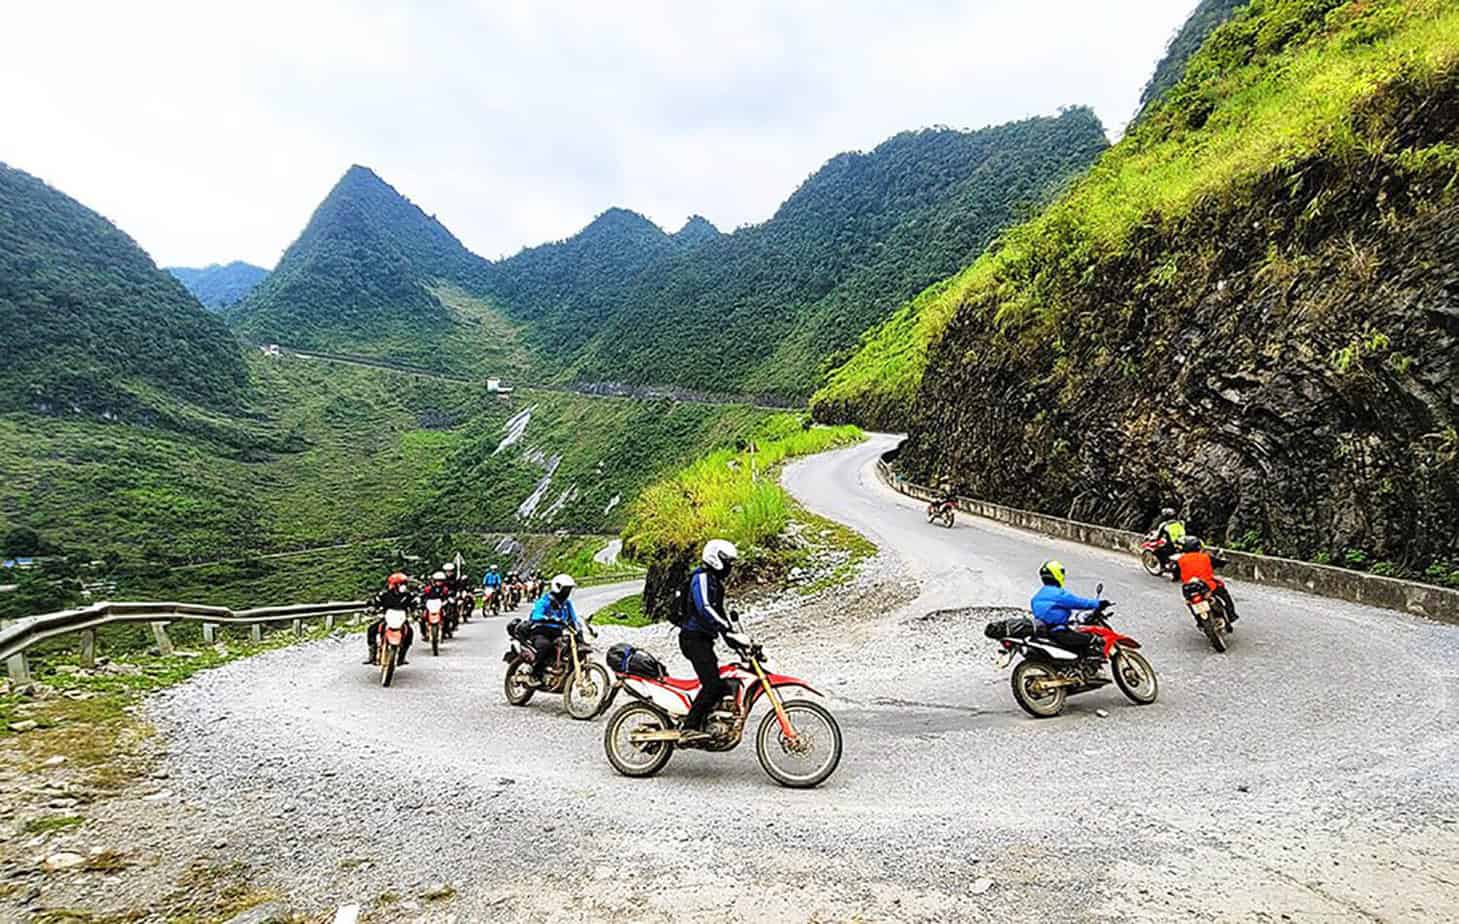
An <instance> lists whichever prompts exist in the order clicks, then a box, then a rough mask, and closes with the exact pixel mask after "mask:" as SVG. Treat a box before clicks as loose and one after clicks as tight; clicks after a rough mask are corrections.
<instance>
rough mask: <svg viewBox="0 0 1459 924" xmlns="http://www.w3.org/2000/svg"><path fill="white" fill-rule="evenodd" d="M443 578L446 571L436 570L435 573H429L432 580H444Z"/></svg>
mask: <svg viewBox="0 0 1459 924" xmlns="http://www.w3.org/2000/svg"><path fill="white" fill-rule="evenodd" d="M445 579H446V572H444V571H437V572H436V573H435V574H433V575H431V580H433V581H444V580H445Z"/></svg>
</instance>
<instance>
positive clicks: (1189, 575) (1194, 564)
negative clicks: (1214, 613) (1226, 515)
mask: <svg viewBox="0 0 1459 924" xmlns="http://www.w3.org/2000/svg"><path fill="white" fill-rule="evenodd" d="M1175 563H1176V565H1177V566H1179V568H1180V583H1181V586H1182V587H1183V586H1185V584H1186V583H1187V582H1189V581H1200V582H1202V583H1204V584H1205V585H1206V586H1207V587H1208V588H1210V590H1211V593H1212V594H1214V595H1215V596H1216V597H1217V598H1218V599H1220V601H1221V603H1222V605H1223V606H1225V607H1226V624H1227V625H1228V626H1229V625H1231V624H1232V623H1234V622H1235V621H1236V619H1237V616H1236V601H1235V600H1232V599H1231V591H1229V590H1227V589H1226V582H1225V581H1223V580H1221V579H1220V578H1218V577H1216V571H1215V569H1216V568H1224V567H1225V566H1227V565H1229V564H1230V562H1229V561H1227V560H1226V559H1224V558H1222V557H1220V556H1219V555H1212V554H1211V553H1209V552H1207V551H1206V550H1205V546H1204V545H1202V544H1201V540H1200V539H1198V538H1197V537H1195V536H1186V537H1185V538H1184V539H1182V540H1181V542H1180V554H1179V555H1177V556H1176V558H1175Z"/></svg>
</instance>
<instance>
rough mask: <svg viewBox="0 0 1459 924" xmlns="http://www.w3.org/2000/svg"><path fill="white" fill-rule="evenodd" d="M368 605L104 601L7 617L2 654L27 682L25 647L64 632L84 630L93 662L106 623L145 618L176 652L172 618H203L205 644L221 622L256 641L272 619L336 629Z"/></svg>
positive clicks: (84, 655) (0, 633)
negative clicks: (245, 630)
mask: <svg viewBox="0 0 1459 924" xmlns="http://www.w3.org/2000/svg"><path fill="white" fill-rule="evenodd" d="M364 609H365V603H364V601H361V600H350V601H344V602H330V603H303V604H296V605H293V606H264V607H258V608H256V609H251V610H230V609H228V608H227V607H222V606H202V605H200V604H196V603H111V602H104V603H97V604H93V605H92V606H88V607H83V608H81V609H75V610H62V611H61V612H59V613H45V614H43V615H40V616H28V617H26V618H24V619H18V620H7V621H6V623H5V625H4V627H3V628H0V659H3V660H4V661H5V663H6V666H7V668H8V670H9V673H10V679H11V680H13V681H15V682H17V683H23V682H25V681H28V680H29V679H30V670H29V666H28V665H27V663H26V659H25V652H26V650H27V649H29V648H31V647H32V646H34V645H37V644H39V643H41V642H44V641H46V640H48V639H52V638H56V637H58V636H62V635H69V634H71V633H80V635H81V663H82V666H83V667H93V666H95V664H96V630H97V629H99V628H101V627H102V626H107V625H116V624H121V623H147V624H149V625H150V626H151V627H152V636H153V638H154V639H155V640H156V641H157V650H158V651H159V652H160V653H162V654H164V655H169V654H172V652H173V647H172V641H171V639H169V638H168V636H167V624H168V623H170V622H200V623H202V625H203V641H204V642H207V643H211V642H212V641H213V638H214V636H215V634H216V632H217V629H218V627H219V626H248V627H250V628H251V630H252V634H253V638H254V641H260V640H261V639H262V637H263V626H264V625H266V624H268V623H277V622H292V623H293V624H294V631H295V633H300V632H302V631H303V621H304V620H305V619H317V618H323V619H324V620H325V624H326V626H328V627H330V628H333V625H334V619H335V617H336V616H341V615H349V614H354V613H360V612H362V611H363V610H364Z"/></svg>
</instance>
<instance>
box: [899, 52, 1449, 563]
mask: <svg viewBox="0 0 1459 924" xmlns="http://www.w3.org/2000/svg"><path fill="white" fill-rule="evenodd" d="M1354 123H1355V124H1354V126H1353V129H1354V135H1355V137H1357V138H1360V139H1366V142H1364V143H1360V144H1359V145H1356V146H1355V148H1356V150H1353V151H1349V152H1347V153H1343V154H1329V155H1326V156H1324V157H1323V158H1320V159H1309V160H1306V161H1304V162H1300V163H1296V164H1291V165H1286V166H1283V167H1282V168H1279V169H1276V170H1273V171H1272V172H1271V173H1270V174H1268V175H1267V176H1266V177H1265V178H1264V179H1263V180H1262V181H1261V182H1260V183H1259V184H1257V185H1256V187H1255V188H1252V189H1248V190H1245V191H1244V192H1242V193H1240V194H1237V195H1233V196H1232V197H1230V198H1227V199H1224V200H1223V201H1221V202H1219V203H1217V202H1211V203H1207V204H1205V205H1203V206H1201V207H1199V208H1197V209H1196V210H1195V211H1194V212H1192V213H1191V214H1190V215H1188V216H1187V217H1185V218H1183V219H1181V220H1180V221H1179V222H1177V223H1170V224H1165V225H1162V224H1160V223H1158V222H1153V223H1152V224H1151V225H1149V226H1147V227H1145V228H1144V229H1143V230H1142V231H1141V232H1140V233H1139V234H1138V235H1137V238H1136V240H1134V241H1133V242H1131V243H1130V245H1129V246H1127V247H1125V248H1124V249H1123V251H1122V252H1121V253H1120V254H1119V255H1118V256H1116V257H1111V258H1108V259H1105V260H1103V261H1102V262H1099V263H1097V264H1094V265H1092V266H1090V267H1086V268H1084V272H1083V273H1082V274H1081V275H1080V277H1079V278H1077V279H1065V280H1061V281H1058V282H1056V283H1055V284H1054V285H1053V286H1052V287H1051V288H1050V289H1047V290H1045V291H1046V292H1048V291H1052V292H1054V293H1056V295H1055V298H1056V299H1057V301H1058V310H1057V317H1058V318H1059V321H1058V322H1057V323H1055V324H1050V323H1049V321H1048V315H1047V314H1032V315H1027V316H1025V317H1024V318H1023V319H1022V320H1014V321H1011V322H1008V323H1004V324H998V323H994V322H992V321H991V320H990V319H991V318H992V317H993V314H992V311H993V310H996V307H997V306H996V305H964V306H963V308H962V309H960V310H959V312H958V314H957V315H956V317H955V318H954V320H953V322H952V324H951V325H950V326H949V328H948V330H947V332H946V334H945V336H944V337H943V338H942V340H941V341H940V342H939V343H938V344H937V345H936V346H935V348H934V350H933V352H932V354H931V356H930V359H929V365H928V368H927V372H926V375H925V377H924V379H923V382H922V386H921V390H920V393H919V396H918V399H917V405H916V410H915V424H914V428H913V434H912V438H911V440H910V442H909V444H908V446H907V448H906V450H905V452H904V453H903V460H904V461H903V465H904V468H905V470H906V471H907V474H908V475H909V476H912V477H914V478H916V479H918V480H924V481H929V482H942V481H947V482H952V483H954V484H955V485H956V486H957V487H958V488H959V489H960V490H961V491H962V492H963V493H966V494H969V495H974V496H978V497H983V498H988V499H991V500H995V501H999V502H1003V503H1007V504H1013V505H1017V506H1022V507H1028V508H1033V509H1037V510H1039V511H1042V512H1046V513H1052V514H1060V515H1067V516H1071V517H1075V518H1080V519H1088V520H1094V521H1098V522H1103V523H1108V524H1111V525H1118V526H1124V527H1129V528H1144V527H1146V526H1147V525H1148V524H1149V522H1150V521H1151V520H1152V519H1153V518H1154V516H1155V514H1156V512H1157V511H1158V509H1159V508H1160V507H1161V506H1162V505H1163V504H1165V503H1167V502H1168V503H1173V504H1174V505H1175V506H1178V507H1181V508H1183V510H1184V512H1185V513H1186V515H1187V517H1188V519H1189V521H1190V522H1191V524H1192V525H1193V527H1194V528H1195V529H1196V530H1198V531H1199V532H1200V533H1201V534H1202V535H1204V536H1206V537H1207V538H1209V539H1212V540H1216V541H1219V542H1224V543H1231V542H1235V543H1237V544H1240V545H1243V546H1245V547H1248V548H1261V549H1264V550H1265V551H1268V552H1272V553H1279V554H1288V555H1295V556H1300V557H1306V558H1313V557H1315V558H1318V559H1323V558H1326V557H1329V556H1330V557H1332V558H1333V559H1334V560H1337V561H1339V562H1342V561H1344V560H1346V561H1348V562H1350V563H1355V564H1362V563H1364V562H1388V563H1390V564H1389V565H1386V566H1384V569H1383V570H1387V569H1388V568H1391V567H1397V568H1399V569H1407V570H1411V571H1414V572H1422V571H1423V570H1425V569H1429V574H1430V576H1432V577H1438V578H1441V579H1450V580H1452V579H1453V577H1456V576H1459V574H1456V570H1455V569H1456V565H1459V543H1456V540H1455V538H1454V536H1455V532H1456V529H1459V462H1456V459H1459V195H1456V192H1459V156H1456V155H1455V153H1454V151H1455V148H1454V143H1455V142H1456V141H1459V80H1456V78H1455V77H1454V76H1453V75H1450V77H1449V78H1447V80H1446V81H1445V82H1444V83H1443V85H1442V86H1439V87H1434V86H1424V87H1412V86H1410V87H1400V88H1397V89H1395V90H1394V92H1392V93H1389V94H1386V95H1385V96H1384V97H1383V98H1382V99H1380V100H1377V101H1375V102H1374V103H1373V104H1372V105H1370V106H1369V107H1367V110H1366V111H1363V112H1360V113H1358V114H1357V115H1356V116H1355V119H1354ZM1380 139H1381V140H1380ZM1375 150H1380V151H1381V153H1376V154H1375V153H1371V152H1373V151H1375Z"/></svg>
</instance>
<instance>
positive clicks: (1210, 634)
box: [1201, 613, 1226, 653]
mask: <svg viewBox="0 0 1459 924" xmlns="http://www.w3.org/2000/svg"><path fill="white" fill-rule="evenodd" d="M1201 631H1202V632H1205V633H1206V638H1207V639H1208V640H1210V642H1211V647H1212V648H1214V649H1216V651H1218V652H1222V653H1224V652H1225V651H1226V620H1224V619H1222V618H1221V617H1220V616H1217V615H1216V614H1215V613H1212V614H1211V615H1209V616H1207V617H1206V618H1205V619H1203V620H1201Z"/></svg>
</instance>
